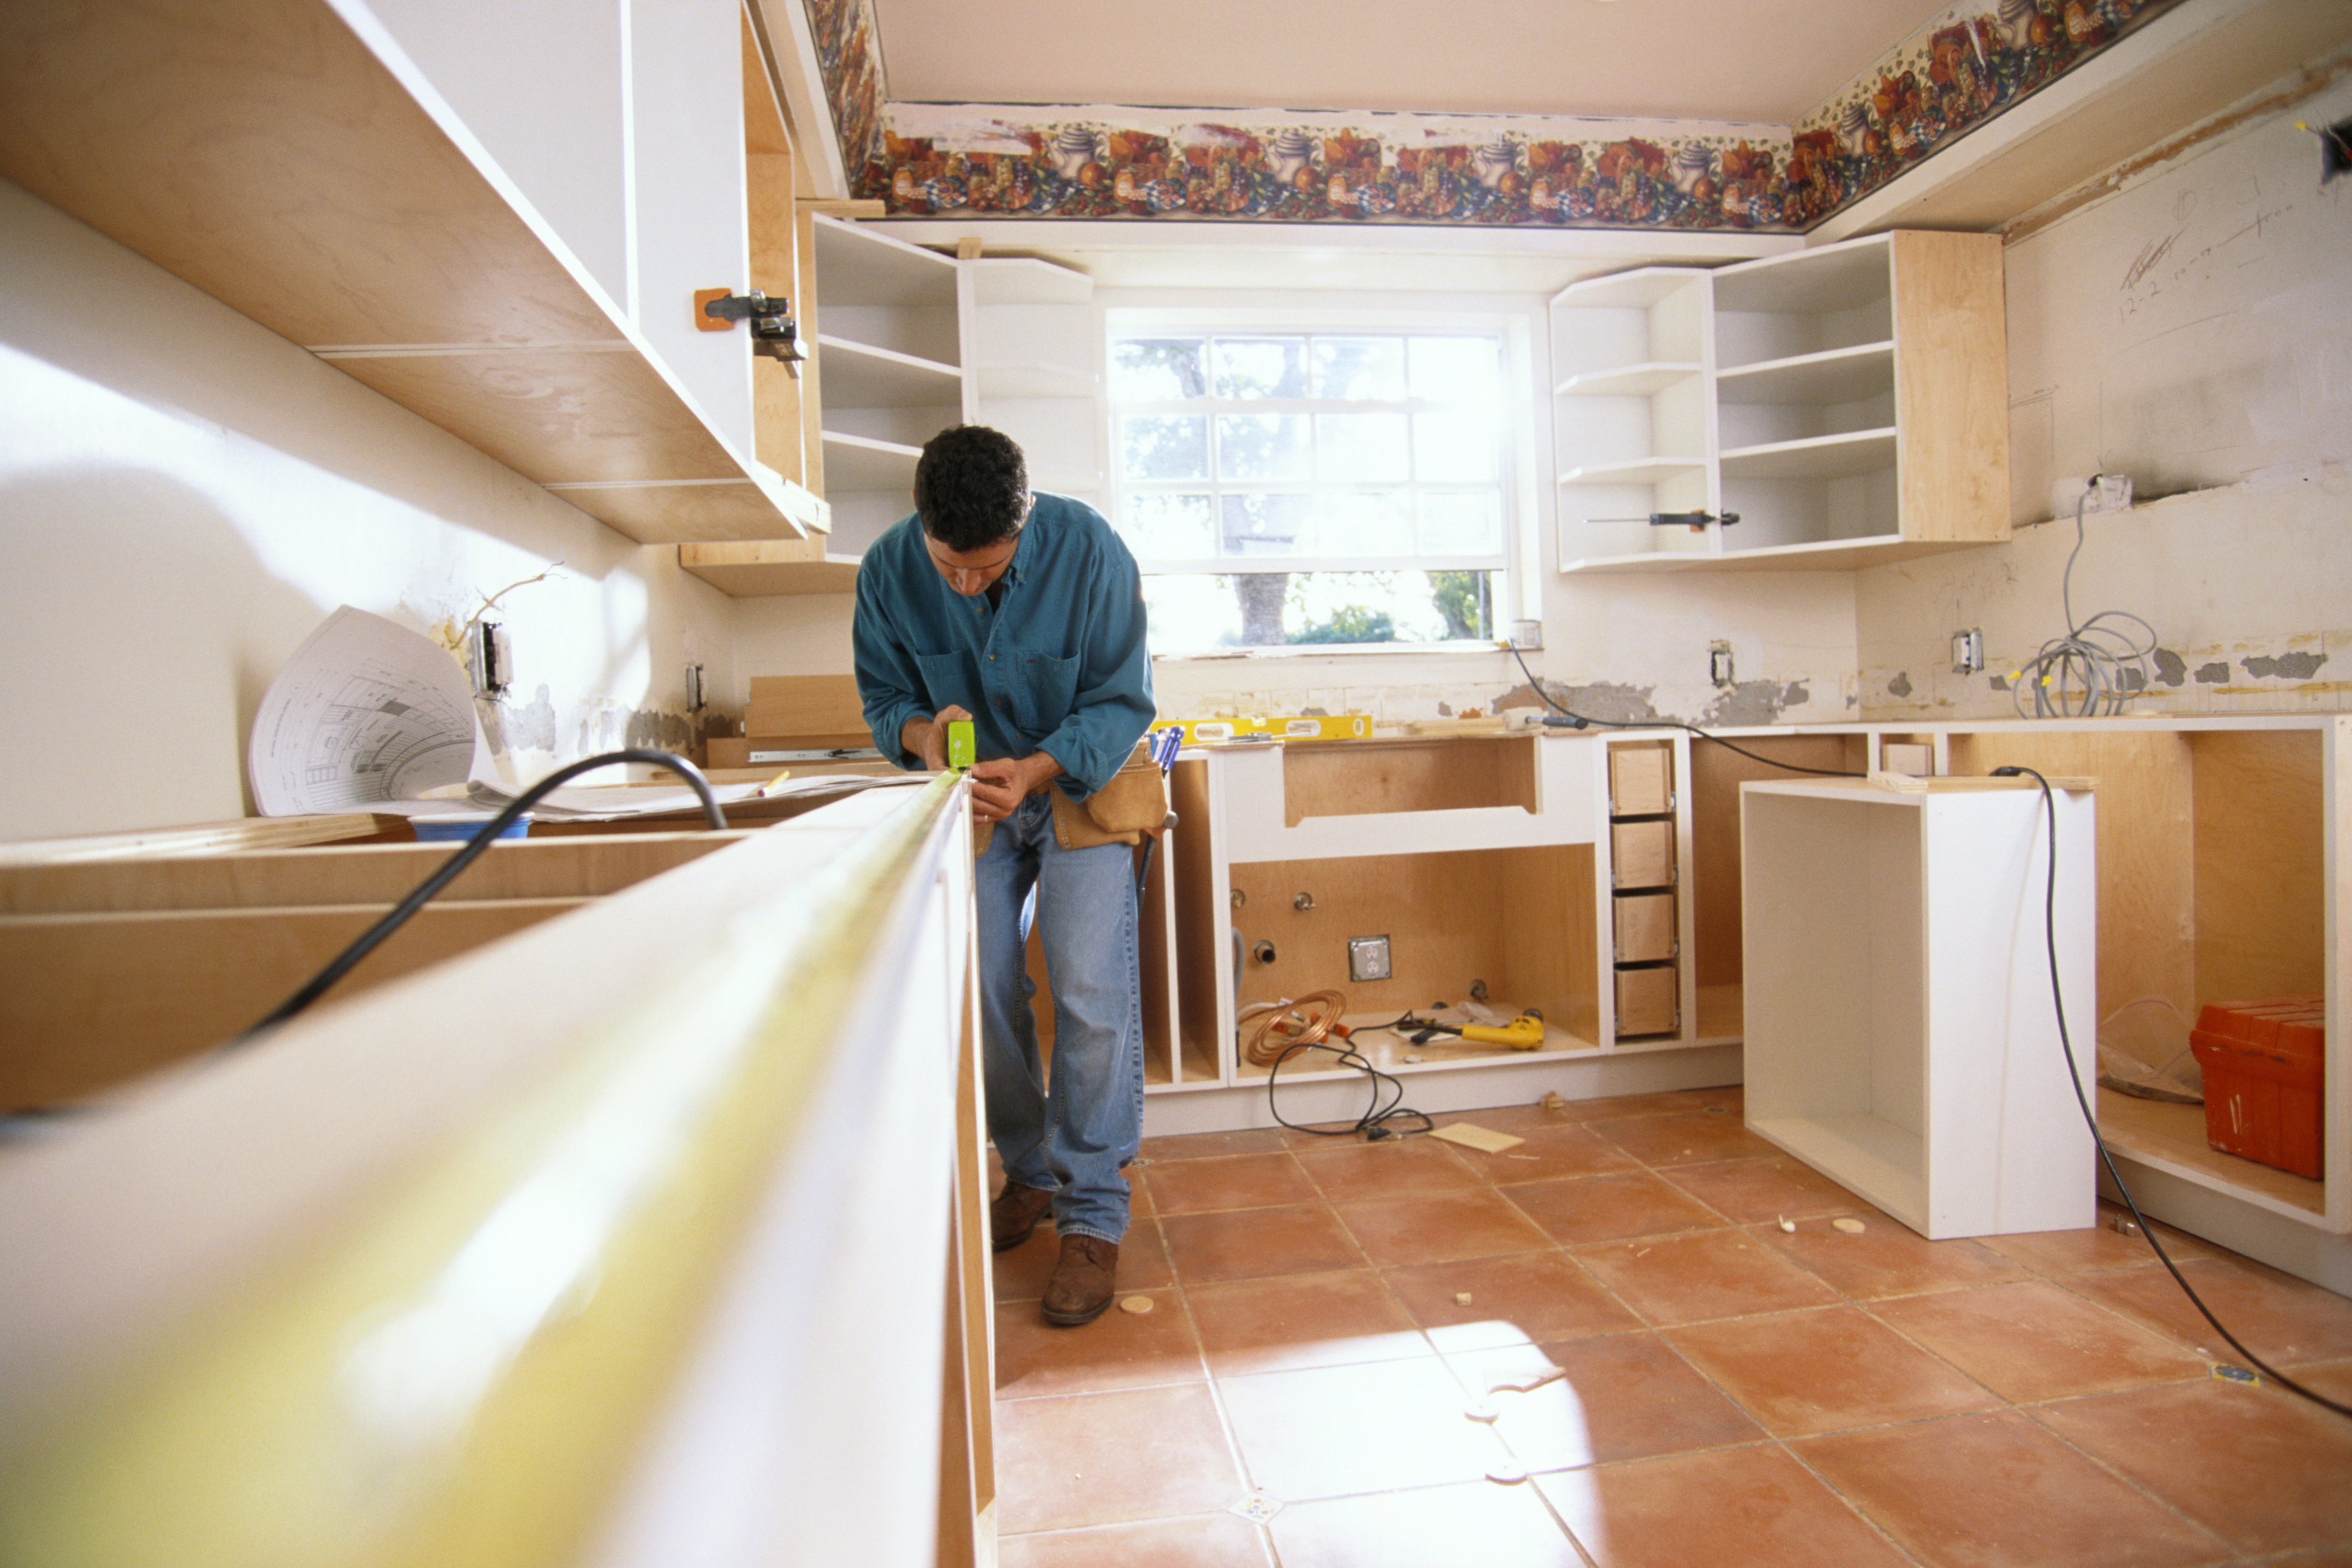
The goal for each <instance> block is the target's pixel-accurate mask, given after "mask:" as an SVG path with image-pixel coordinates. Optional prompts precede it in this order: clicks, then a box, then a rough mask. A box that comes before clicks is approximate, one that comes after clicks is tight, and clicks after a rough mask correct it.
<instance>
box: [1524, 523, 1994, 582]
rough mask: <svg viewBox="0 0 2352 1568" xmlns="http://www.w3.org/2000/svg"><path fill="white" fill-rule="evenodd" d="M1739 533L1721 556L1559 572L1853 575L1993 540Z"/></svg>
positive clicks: (1578, 566)
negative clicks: (1743, 545) (1761, 541)
mask: <svg viewBox="0 0 2352 1568" xmlns="http://www.w3.org/2000/svg"><path fill="white" fill-rule="evenodd" d="M1738 535H1739V529H1738V526H1737V525H1734V526H1733V527H1732V528H1729V529H1728V530H1726V531H1725V532H1724V534H1723V539H1724V549H1723V553H1722V554H1721V555H1712V554H1709V555H1666V554H1663V553H1648V554H1640V555H1618V556H1596V557H1589V558H1585V559H1576V560H1563V561H1561V562H1560V566H1559V570H1562V571H1564V572H1568V571H1583V572H1620V573H1622V572H1640V571H1680V570H1688V569H1691V568H1695V567H1706V568H1709V569H1711V570H1717V571H1854V570H1860V569H1862V568H1864V567H1872V566H1886V565H1889V564H1891V563H1893V562H1895V561H1900V560H1911V559H1916V558H1917V557H1920V556H1929V555H1943V554H1946V553H1947V552H1948V551H1951V550H1958V549H1979V548H1980V547H1982V546H1984V545H1987V544H1992V543H1997V542H1998V541H1996V540H1992V539H1898V538H1882V539H1822V540H1820V541H1818V542H1816V543H1811V544H1796V545H1769V546H1765V547H1763V548H1760V549H1739V548H1738Z"/></svg>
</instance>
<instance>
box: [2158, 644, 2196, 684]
mask: <svg viewBox="0 0 2352 1568" xmlns="http://www.w3.org/2000/svg"><path fill="white" fill-rule="evenodd" d="M2188 678H2189V661H2188V660H2186V659H2184V658H2182V657H2181V656H2180V655H2179V654H2178V653H2174V652H2173V651H2172V650H2171V649H2169V648H2158V650H2157V651H2156V684H2157V685H2160V686H2178V685H2182V684H2183V683H2184V682H2186V681H2187V680H2188Z"/></svg>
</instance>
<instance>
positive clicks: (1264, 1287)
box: [996, 1089, 2352, 1568]
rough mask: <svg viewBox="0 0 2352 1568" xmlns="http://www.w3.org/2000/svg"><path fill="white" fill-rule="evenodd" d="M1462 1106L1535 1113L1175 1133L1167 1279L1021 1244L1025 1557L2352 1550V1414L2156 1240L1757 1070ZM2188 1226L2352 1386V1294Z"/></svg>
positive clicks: (1276, 1560) (2275, 1331) (2113, 1558)
mask: <svg viewBox="0 0 2352 1568" xmlns="http://www.w3.org/2000/svg"><path fill="white" fill-rule="evenodd" d="M1439 1121H1440V1122H1441V1123H1444V1122H1451V1121H1466V1122H1473V1123H1475V1124H1479V1125H1481V1126H1485V1127H1489V1128H1493V1129H1495V1130H1496V1131H1500V1132H1507V1133H1511V1134H1517V1135H1518V1136H1519V1137H1521V1138H1523V1139H1525V1140H1526V1141H1525V1142H1524V1143H1522V1144H1521V1145H1518V1146H1517V1148H1514V1149H1511V1150H1508V1151H1507V1152H1504V1153H1501V1154H1496V1155H1487V1154H1481V1153H1477V1152H1475V1151H1473V1150H1470V1149H1467V1148H1462V1147H1458V1146H1456V1145H1452V1144H1449V1143H1444V1142H1439V1141H1436V1140H1432V1139H1428V1138H1412V1139H1405V1140H1400V1141H1396V1142H1391V1143H1381V1144H1367V1143H1365V1142H1363V1141H1361V1140H1360V1139H1357V1138H1318V1137H1314V1136H1311V1135H1309V1134H1304V1133H1296V1132H1287V1131H1269V1132H1260V1133H1228V1134H1213V1135H1203V1136H1197V1137H1175V1138H1161V1139H1155V1140H1152V1141H1150V1142H1149V1143H1147V1144H1146V1145H1144V1150H1143V1158H1142V1160H1141V1161H1139V1163H1138V1165H1137V1166H1136V1167H1135V1169H1134V1171H1133V1173H1132V1174H1133V1175H1134V1176H1135V1177H1136V1178H1137V1181H1136V1186H1137V1202H1136V1206H1135V1207H1136V1218H1135V1220H1134V1226H1133V1228H1132V1229H1131V1230H1130V1231H1129V1235H1128V1239H1127V1241H1126V1243H1125V1244H1124V1245H1123V1247H1122V1248H1121V1250H1120V1258H1119V1284H1120V1290H1121V1294H1122V1301H1125V1299H1127V1298H1141V1299H1143V1300H1146V1301H1149V1302H1150V1308H1151V1310H1150V1311H1149V1312H1128V1311H1125V1310H1123V1309H1122V1307H1114V1308H1113V1309H1112V1310H1111V1311H1110V1312H1108V1313H1106V1314H1105V1315H1104V1316H1103V1317H1102V1318H1101V1319H1099V1320H1098V1321H1097V1322H1093V1323H1091V1324H1088V1325H1087V1326H1086V1327H1084V1328H1078V1329H1055V1328H1050V1327H1048V1326H1046V1325H1045V1322H1043V1321H1042V1320H1041V1319H1040V1317H1039V1316H1038V1311H1037V1298H1038V1297H1039V1295H1040V1294H1041V1293H1042V1292H1043V1291H1044V1289H1045V1276H1046V1273H1047V1271H1048V1270H1050V1269H1051V1267H1052V1264H1053V1260H1054V1255H1055V1244H1054V1240H1053V1236H1052V1231H1051V1228H1050V1227H1040V1228H1039V1232H1038V1234H1037V1235H1036V1236H1034V1237H1032V1238H1031V1239H1030V1240H1029V1241H1028V1242H1027V1243H1025V1244H1024V1245H1023V1246H1021V1247H1019V1248H1016V1249H1013V1250H1012V1251H1009V1252H1006V1253H1003V1254H1002V1255H1000V1256H999V1257H998V1258H997V1260H996V1295H997V1325H996V1333H997V1378H998V1399H999V1403H998V1406H997V1456H998V1464H997V1481H998V1522H999V1531H1000V1537H999V1539H1000V1543H1001V1547H1002V1561H1003V1563H1004V1564H1005V1568H1046V1565H1055V1568H1063V1565H1070V1568H1076V1565H1081V1564H1083V1565H1087V1568H1094V1565H1098V1564H1116V1565H1118V1568H1179V1565H1181V1568H1276V1565H1277V1564H1278V1565H1279V1568H1309V1565H1314V1568H1324V1565H1329V1568H1436V1565H1447V1564H1453V1563H1465V1564H1467V1563H1475V1564H1476V1565H1477V1568H1536V1565H1538V1564H1542V1565H1551V1564H1561V1565H1569V1564H1594V1565H1597V1568H1649V1565H1652V1564H1656V1565H1658V1568H1710V1565H1712V1564H1725V1565H1737V1568H1772V1565H1776V1564H1787V1565H1789V1568H1843V1565H1846V1564H1881V1563H1884V1564H1924V1565H1927V1568H2012V1565H2024V1564H2050V1565H2051V1568H2104V1565H2114V1568H2126V1565H2128V1568H2188V1565H2189V1564H2201V1563H2213V1564H2219V1563H2231V1564H2236V1563H2295V1564H2299V1565H2302V1568H2352V1420H2347V1419H2345V1418H2344V1417H2342V1416H2335V1415H2332V1414H2330V1413H2328V1412H2326V1411H2325V1410H2321V1409H2319V1408H2318V1407H2316V1406H2312V1405H2309V1404H2306V1403H2305V1402H2304V1401H2302V1400H2299V1399H2296V1398H2294V1397H2293V1396H2289V1395H2287V1394H2285V1393H2284V1392H2283V1391H2280V1390H2277V1389H2274V1388H2270V1387H2248V1386H2245V1385H2240V1384H2235V1383H2231V1382H2226V1381H2222V1380H2219V1379H2216V1378H2214V1377H2213V1376H2211V1375H2210V1366H2211V1363H2212V1360H2213V1359H2214V1358H2213V1357H2211V1356H2210V1355H2209V1354H2208V1351H2207V1347H2208V1345H2209V1344H2210V1343H2211V1342H2212V1340H2213V1336H2212V1334H2211V1332H2210V1329H2208V1328H2207V1327H2206V1326H2205V1324H2204V1322H2203V1321H2202V1320H2201V1319H2200V1318H2198V1317H2197V1316H2196V1314H2195V1312H2194V1310H2193V1309H2192V1308H2190V1307H2189V1305H2188V1303H2187V1301H2185V1300H2184V1299H2183V1298H2181V1297H2180V1295H2179V1291H2178V1289H2177V1287H2175V1286H2174V1285H2173V1283H2172V1281H2171V1280H2170V1279H2169V1278H2168V1276H2167V1275H2166V1274H2165V1273H2164V1271H2163V1270H2162V1267H2161V1265H2159V1264H2158V1263H2157V1262H2156V1260H2155V1259H2154V1255H2153V1254H2152V1253H2150V1252H2149V1251H2148V1249H2147V1246H2146V1244H2145V1243H2143V1242H2142V1241H2140V1240H2138V1239H2137V1238H2132V1237H2126V1236H2125V1235H2123V1234H2120V1233H2119V1232H2117V1231H2116V1230H2114V1229H2108V1228H2095V1229H2089V1230H2084V1231H2076V1232H2061V1233H2053V1234H2048V1235H2041V1236H2024V1237H2001V1238H1996V1239H1987V1240H1980V1241H1979V1240H1970V1241H1943V1242H1933V1243H1930V1242H1927V1241H1923V1240H1921V1239H1919V1238H1918V1237H1917V1236H1916V1235H1914V1234H1913V1233H1912V1232H1911V1231H1909V1230H1908V1229H1906V1228H1904V1227H1903V1226H1901V1225H1900V1224H1898V1223H1896V1222H1895V1221H1894V1220H1892V1219H1890V1218H1887V1217H1886V1216H1885V1215H1883V1214H1881V1213H1879V1212H1878V1211H1877V1210H1875V1209H1874V1208H1872V1207H1870V1206H1869V1205H1867V1204H1865V1203H1864V1202H1862V1201H1861V1200H1859V1199H1858V1198H1855V1197H1853V1196H1852V1195H1850V1194H1848V1193H1846V1192H1844V1191H1843V1189H1841V1188H1840V1187H1838V1186H1835V1185H1834V1184H1833V1183H1831V1182H1829V1181H1826V1180H1824V1179H1823V1178H1822V1177H1821V1176H1817V1175H1815V1174H1814V1173H1813V1172H1812V1171H1811V1170H1809V1169H1807V1168H1806V1167H1805V1166H1802V1165H1800V1164H1798V1163H1797V1162H1795V1161H1793V1160H1790V1159H1789V1158H1788V1157H1787V1156H1785V1155H1781V1154H1780V1153H1779V1152H1778V1151H1777V1150H1775V1149H1773V1148H1771V1147H1770V1146H1769V1145H1766V1144H1764V1143H1762V1142H1761V1141H1759V1140H1758V1139H1756V1138H1754V1137H1752V1136H1750V1135H1749V1134H1748V1133H1747V1132H1746V1131H1745V1130H1744V1129H1743V1128H1742V1126H1741V1124H1740V1104H1739V1092H1738V1090H1737V1089H1730V1090H1708V1091H1700V1092H1691V1093H1687V1094H1664V1095H1645V1096H1642V1097H1640V1098H1636V1099H1625V1100H1603V1101H1591V1102H1586V1103H1579V1104H1573V1105H1570V1106H1569V1107H1568V1108H1567V1109H1566V1110H1564V1111H1545V1110H1543V1109H1540V1108H1538V1107H1534V1106H1523V1107H1513V1108H1508V1109H1503V1110H1496V1111H1487V1112H1474V1113H1467V1114H1465V1115H1460V1116H1442V1117H1440V1118H1439ZM1835 1218H1858V1219H1860V1220H1861V1221H1862V1222H1863V1224H1864V1229H1863V1231H1862V1232H1861V1233H1860V1234H1858V1235H1857V1234H1853V1233H1850V1232H1847V1231H1842V1230H1839V1229H1837V1228H1835V1227H1834V1226H1832V1223H1831V1222H1832V1220H1833V1219H1835ZM1784 1220H1785V1221H1786V1222H1788V1223H1789V1224H1790V1225H1792V1226H1793V1227H1794V1228H1793V1229H1784V1228H1783V1227H1782V1222H1783V1221H1784ZM2167 1238H2168V1246H2169V1247H2170V1248H2171V1250H2172V1251H2173V1254H2174V1256H2175V1258H2176V1259H2179V1260H2182V1261H2183V1269H2184V1271H2185V1272H2187V1273H2188V1274H2189V1275H2190V1277H2191V1278H2192V1279H2194V1280H2195V1281H2196V1282H2197V1284H2198V1287H2199V1289H2200V1291H2202V1292H2203V1293H2204V1295H2205V1296H2206V1299H2207V1300H2208V1301H2210V1302H2211V1303H2212V1304H2213V1305H2214V1307H2215V1310H2216V1311H2217V1312H2221V1315H2222V1321H2223V1322H2227V1323H2229V1324H2230V1325H2231V1329H2232V1331H2233V1332H2235V1333H2237V1334H2238V1336H2239V1337H2240V1338H2241V1339H2242V1340H2244V1341H2245V1342H2246V1343H2248V1344H2249V1345H2251V1346H2252V1348H2253V1349H2254V1350H2256V1351H2257V1352H2258V1353H2260V1354H2263V1356H2264V1357H2265V1359H2267V1360H2269V1361H2271V1362H2272V1363H2273V1365H2276V1366H2278V1367H2280V1368H2281V1369H2283V1370H2285V1371H2287V1372H2288V1373H2289V1374H2290V1375H2293V1376H2294V1378H2295V1379H2296V1380H2297V1381H2299V1382H2302V1383H2305V1384H2306V1385H2310V1386H2313V1387H2315V1388H2316V1389H2318V1390H2319V1391H2320V1392H2322V1393H2324V1394H2326V1395H2327V1396H2329V1397H2330V1398H2333V1399H2336V1400H2338V1401H2352V1301H2347V1300H2345V1299H2344V1298H2342V1297H2339V1296H2336V1295H2333V1294H2330V1293H2329V1292H2327V1291H2321V1290H2317V1289H2315V1288H2314V1287H2312V1286H2309V1285H2306V1284H2304V1283H2302V1282H2301V1281H2296V1280H2293V1279H2290V1278H2288V1277H2286V1276H2284V1275H2282V1274H2279V1273H2276V1272H2274V1271H2273V1270H2269V1269H2265V1268H2263V1267H2262V1266H2260V1265H2258V1264H2255V1263H2252V1262H2251V1261H2248V1260H2244V1259H2242V1258H2238V1257H2235V1256H2232V1255H2231V1254H2229V1253H2227V1252H2224V1251H2222V1250H2221V1249H2218V1248H2215V1247H2212V1246H2210V1245H2207V1244H2202V1243H2200V1242H2197V1241H2195V1240H2193V1239H2189V1238H2187V1237H2179V1238H2175V1237H2172V1236H2171V1235H2170V1233H2167ZM2226 1348H2227V1347H2226V1346H2222V1347H2221V1349H2223V1350H2226ZM1555 1369H1557V1372H1558V1373H1559V1375H1554V1374H1555ZM1547 1379H1548V1380H1547ZM1474 1407H1475V1408H1476V1409H1477V1410H1478V1412H1479V1414H1481V1415H1484V1416H1490V1417H1491V1419H1486V1420H1480V1419H1473V1418H1471V1416H1469V1415H1468V1414H1466V1412H1469V1411H1470V1410H1472V1409H1473V1408H1474ZM1253 1499H1255V1500H1257V1501H1258V1502H1259V1503H1260V1504H1261V1505H1262V1506H1263V1507H1265V1508H1266V1509H1270V1510H1271V1516H1270V1518H1267V1519H1265V1521H1263V1522H1261V1521H1258V1520H1256V1519H1254V1518H1252V1517H1249V1516H1248V1515H1247V1514H1245V1513H1244V1512H1239V1511H1236V1509H1237V1508H1238V1507H1240V1506H1241V1505H1244V1504H1245V1503H1247V1502H1249V1501H1250V1500H1253Z"/></svg>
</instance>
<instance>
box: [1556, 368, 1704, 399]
mask: <svg viewBox="0 0 2352 1568" xmlns="http://www.w3.org/2000/svg"><path fill="white" fill-rule="evenodd" d="M1705 368H1706V367H1704V366H1703V365H1701V364H1700V363H1699V362H1698V361H1696V360H1655V361H1650V362H1649V363H1647V364H1640V365H1621V366H1618V367H1617V368H1615V369H1613V370H1601V371H1582V372H1581V373H1580V374H1577V375H1572V376H1570V377H1569V378H1568V379H1567V380H1566V381H1564V382H1560V383H1559V386H1558V387H1557V388H1556V389H1554V390H1555V391H1556V392H1558V393H1559V395H1560V396H1561V397H1648V396H1650V395H1651V394H1652V393H1654V392H1664V391H1665V390H1666V388H1668V387H1670V386H1673V385H1674V384H1675V382H1685V381H1688V380H1690V379H1691V378H1692V377H1693V376H1696V375H1698V374H1699V373H1700V372H1701V371H1703V370H1704V369H1705Z"/></svg>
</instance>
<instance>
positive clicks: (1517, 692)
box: [1493, 681, 1660, 724]
mask: <svg viewBox="0 0 2352 1568" xmlns="http://www.w3.org/2000/svg"><path fill="white" fill-rule="evenodd" d="M1655 694H1656V688H1655V687H1654V686H1627V685H1614V684H1612V683H1609V682H1602V683H1601V684H1600V685H1590V686H1568V685H1559V683H1557V682H1553V681H1545V682H1544V683H1543V685H1542V688H1541V691H1540V692H1538V689H1537V688H1536V687H1534V686H1531V685H1517V686H1514V687H1512V688H1511V689H1510V690H1509V691H1507V692H1506V693H1504V694H1503V695H1501V696H1499V697H1497V698H1496V699H1495V702H1494V705H1493V706H1494V711H1495V712H1496V713H1505V712H1507V711H1509V710H1510V709H1513V708H1523V707H1539V708H1542V709H1544V710H1545V711H1547V712H1558V711H1559V709H1560V708H1566V709H1567V710H1568V711H1569V712H1570V713H1576V714H1581V715H1583V716H1585V717H1586V718H1591V719H1600V720H1603V721H1605V722H1608V723H1611V724H1646V723H1649V722H1651V721H1653V720H1654V719H1656V718H1658V717H1659V716H1660V715H1659V713H1658V710H1657V708H1656V706H1654V704H1653V702H1652V700H1651V699H1652V698H1653V696H1654V695H1655ZM1547 699H1549V700H1547Z"/></svg>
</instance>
